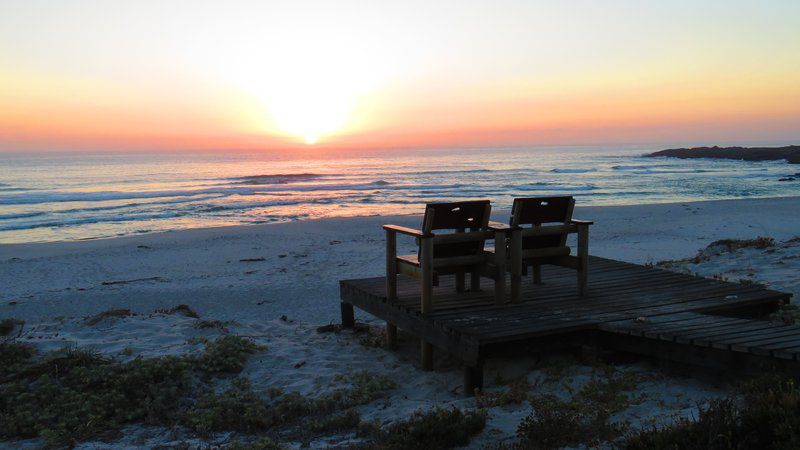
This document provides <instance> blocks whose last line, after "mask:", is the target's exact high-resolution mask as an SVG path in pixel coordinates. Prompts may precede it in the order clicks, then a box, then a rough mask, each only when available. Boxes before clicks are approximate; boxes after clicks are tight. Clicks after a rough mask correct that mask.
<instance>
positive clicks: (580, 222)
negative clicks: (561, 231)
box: [570, 219, 594, 225]
mask: <svg viewBox="0 0 800 450" xmlns="http://www.w3.org/2000/svg"><path fill="white" fill-rule="evenodd" d="M570 223H571V224H573V225H594V222H592V221H591V220H577V219H572V220H571V221H570Z"/></svg>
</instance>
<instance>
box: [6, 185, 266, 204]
mask: <svg viewBox="0 0 800 450" xmlns="http://www.w3.org/2000/svg"><path fill="white" fill-rule="evenodd" d="M235 193H242V194H248V193H252V190H250V189H241V190H236V189H233V188H225V189H219V188H215V189H197V190H171V191H145V192H126V191H100V192H49V193H36V194H26V195H0V203H5V204H7V205H35V204H40V203H64V202H102V201H113V200H134V199H149V198H165V197H196V196H201V195H219V196H224V195H232V194H235Z"/></svg>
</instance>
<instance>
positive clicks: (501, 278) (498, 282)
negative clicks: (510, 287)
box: [494, 231, 506, 305]
mask: <svg viewBox="0 0 800 450" xmlns="http://www.w3.org/2000/svg"><path fill="white" fill-rule="evenodd" d="M494 264H495V273H494V303H495V304H496V305H502V304H503V303H505V301H506V233H505V231H495V233H494Z"/></svg>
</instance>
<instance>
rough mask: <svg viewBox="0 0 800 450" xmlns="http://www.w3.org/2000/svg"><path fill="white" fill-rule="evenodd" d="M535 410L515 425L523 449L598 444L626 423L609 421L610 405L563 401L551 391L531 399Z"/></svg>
mask: <svg viewBox="0 0 800 450" xmlns="http://www.w3.org/2000/svg"><path fill="white" fill-rule="evenodd" d="M531 404H532V406H533V407H534V412H533V413H531V414H530V415H528V416H527V417H525V418H524V419H523V420H522V422H521V423H520V424H519V427H518V428H517V437H518V438H519V443H518V445H517V448H523V449H555V448H562V447H567V446H576V445H579V444H586V445H589V446H597V445H599V444H600V443H602V442H607V441H611V440H614V439H616V438H618V437H619V436H620V435H621V434H622V433H623V432H624V431H625V424H610V423H609V422H608V418H609V408H604V407H602V406H601V405H594V404H592V403H591V402H590V401H582V400H578V401H562V400H559V399H557V398H556V397H554V396H551V395H545V396H539V397H536V398H534V399H532V400H531Z"/></svg>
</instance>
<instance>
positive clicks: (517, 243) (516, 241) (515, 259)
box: [511, 228, 522, 303]
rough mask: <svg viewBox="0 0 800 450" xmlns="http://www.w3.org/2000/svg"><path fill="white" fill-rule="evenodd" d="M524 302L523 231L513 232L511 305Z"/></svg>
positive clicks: (515, 230) (516, 230)
mask: <svg viewBox="0 0 800 450" xmlns="http://www.w3.org/2000/svg"><path fill="white" fill-rule="evenodd" d="M520 301H522V230H520V229H518V228H517V229H514V230H511V303H519V302H520Z"/></svg>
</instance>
